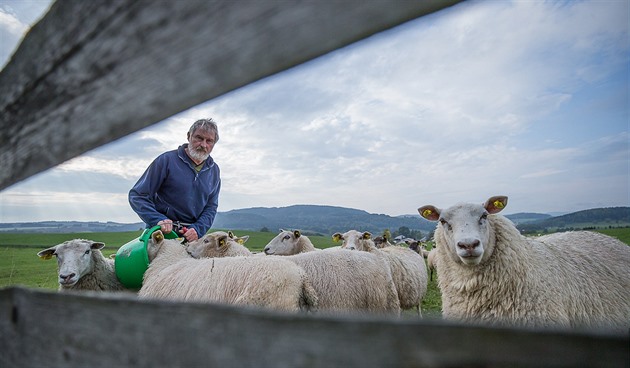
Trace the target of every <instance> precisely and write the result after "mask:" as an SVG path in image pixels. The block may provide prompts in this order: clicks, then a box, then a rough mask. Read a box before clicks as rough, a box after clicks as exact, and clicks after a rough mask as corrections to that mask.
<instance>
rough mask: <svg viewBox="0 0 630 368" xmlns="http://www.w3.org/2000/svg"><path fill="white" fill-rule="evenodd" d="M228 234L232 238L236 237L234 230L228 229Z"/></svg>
mask: <svg viewBox="0 0 630 368" xmlns="http://www.w3.org/2000/svg"><path fill="white" fill-rule="evenodd" d="M228 236H229V237H230V238H231V239H234V233H233V232H232V231H228Z"/></svg>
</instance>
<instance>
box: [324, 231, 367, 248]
mask: <svg viewBox="0 0 630 368" xmlns="http://www.w3.org/2000/svg"><path fill="white" fill-rule="evenodd" d="M333 240H334V241H335V242H338V241H339V240H342V241H343V242H342V243H341V248H344V249H349V250H363V251H369V250H372V249H376V245H375V244H374V241H373V240H372V234H371V233H369V232H367V231H365V232H360V231H357V230H350V231H347V232H345V233H343V234H341V233H335V234H334V235H333Z"/></svg>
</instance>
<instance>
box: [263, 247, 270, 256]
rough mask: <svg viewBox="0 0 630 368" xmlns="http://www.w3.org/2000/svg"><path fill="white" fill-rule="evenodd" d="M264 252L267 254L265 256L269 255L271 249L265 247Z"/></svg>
mask: <svg viewBox="0 0 630 368" xmlns="http://www.w3.org/2000/svg"><path fill="white" fill-rule="evenodd" d="M263 252H265V254H267V255H269V247H265V249H263Z"/></svg>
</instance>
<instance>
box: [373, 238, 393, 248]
mask: <svg viewBox="0 0 630 368" xmlns="http://www.w3.org/2000/svg"><path fill="white" fill-rule="evenodd" d="M374 245H375V246H376V247H377V248H385V247H391V246H392V245H393V244H392V243H390V242H389V240H387V237H386V236H385V235H381V236H377V237H376V238H374Z"/></svg>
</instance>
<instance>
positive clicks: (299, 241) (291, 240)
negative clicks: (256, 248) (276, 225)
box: [263, 230, 321, 256]
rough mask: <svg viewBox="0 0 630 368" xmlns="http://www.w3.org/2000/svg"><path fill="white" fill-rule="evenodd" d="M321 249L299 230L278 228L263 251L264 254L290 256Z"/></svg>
mask: <svg viewBox="0 0 630 368" xmlns="http://www.w3.org/2000/svg"><path fill="white" fill-rule="evenodd" d="M316 250H321V249H319V248H315V246H314V245H313V243H312V242H311V239H309V238H308V237H307V236H306V235H302V233H300V231H299V230H294V231H290V230H280V233H279V234H278V235H276V236H275V237H274V238H273V239H271V240H270V241H269V243H267V245H266V246H265V248H264V249H263V251H264V252H265V254H266V255H276V256H290V255H293V254H298V253H305V252H313V251H316Z"/></svg>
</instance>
